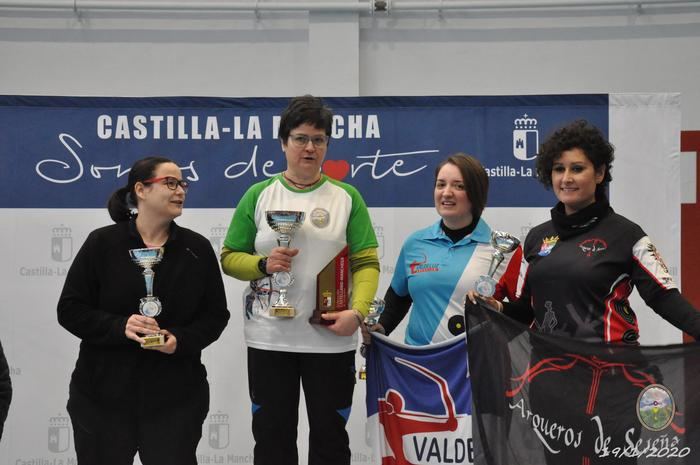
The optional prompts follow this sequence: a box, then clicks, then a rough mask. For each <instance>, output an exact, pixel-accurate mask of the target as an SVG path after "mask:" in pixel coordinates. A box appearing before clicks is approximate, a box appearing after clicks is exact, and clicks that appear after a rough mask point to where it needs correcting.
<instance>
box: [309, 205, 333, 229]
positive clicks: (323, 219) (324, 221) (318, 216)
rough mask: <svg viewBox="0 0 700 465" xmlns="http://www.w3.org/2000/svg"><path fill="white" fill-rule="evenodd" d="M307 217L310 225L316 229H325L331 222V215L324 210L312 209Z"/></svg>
mask: <svg viewBox="0 0 700 465" xmlns="http://www.w3.org/2000/svg"><path fill="white" fill-rule="evenodd" d="M309 216H310V217H311V224H313V225H314V226H316V227H317V228H325V227H326V226H328V224H329V223H330V222H331V214H330V213H329V212H328V210H326V209H324V208H314V209H313V211H312V212H311V215H309Z"/></svg>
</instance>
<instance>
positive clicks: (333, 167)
mask: <svg viewBox="0 0 700 465" xmlns="http://www.w3.org/2000/svg"><path fill="white" fill-rule="evenodd" d="M348 171H350V164H349V163H348V162H346V161H345V160H326V161H324V162H323V172H324V173H326V174H327V175H328V176H330V177H331V178H333V179H337V180H338V181H342V180H343V178H345V176H347V175H348Z"/></svg>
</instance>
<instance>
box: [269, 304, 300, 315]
mask: <svg viewBox="0 0 700 465" xmlns="http://www.w3.org/2000/svg"><path fill="white" fill-rule="evenodd" d="M296 313H297V311H296V309H295V308H294V307H292V306H291V305H273V306H272V307H270V316H276V317H279V318H294V315H296Z"/></svg>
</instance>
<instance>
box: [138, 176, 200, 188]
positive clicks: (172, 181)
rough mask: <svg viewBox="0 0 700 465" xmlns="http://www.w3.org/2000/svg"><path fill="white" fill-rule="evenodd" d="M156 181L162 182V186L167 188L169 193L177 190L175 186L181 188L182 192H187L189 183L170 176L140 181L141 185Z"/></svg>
mask: <svg viewBox="0 0 700 465" xmlns="http://www.w3.org/2000/svg"><path fill="white" fill-rule="evenodd" d="M158 181H164V182H163V184H165V185H166V186H168V189H170V190H171V191H174V190H177V186H180V187H182V190H183V191H185V192H187V189H189V187H190V183H189V181H185V180H184V179H177V178H174V177H172V176H161V177H160V178H151V179H146V180H144V181H141V182H142V183H143V184H153V183H155V182H158Z"/></svg>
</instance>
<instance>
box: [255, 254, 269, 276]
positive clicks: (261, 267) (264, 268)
mask: <svg viewBox="0 0 700 465" xmlns="http://www.w3.org/2000/svg"><path fill="white" fill-rule="evenodd" d="M258 270H259V271H260V272H261V273H262V274H264V275H265V276H270V273H268V272H267V257H263V258H261V259H260V261H259V262H258Z"/></svg>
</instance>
